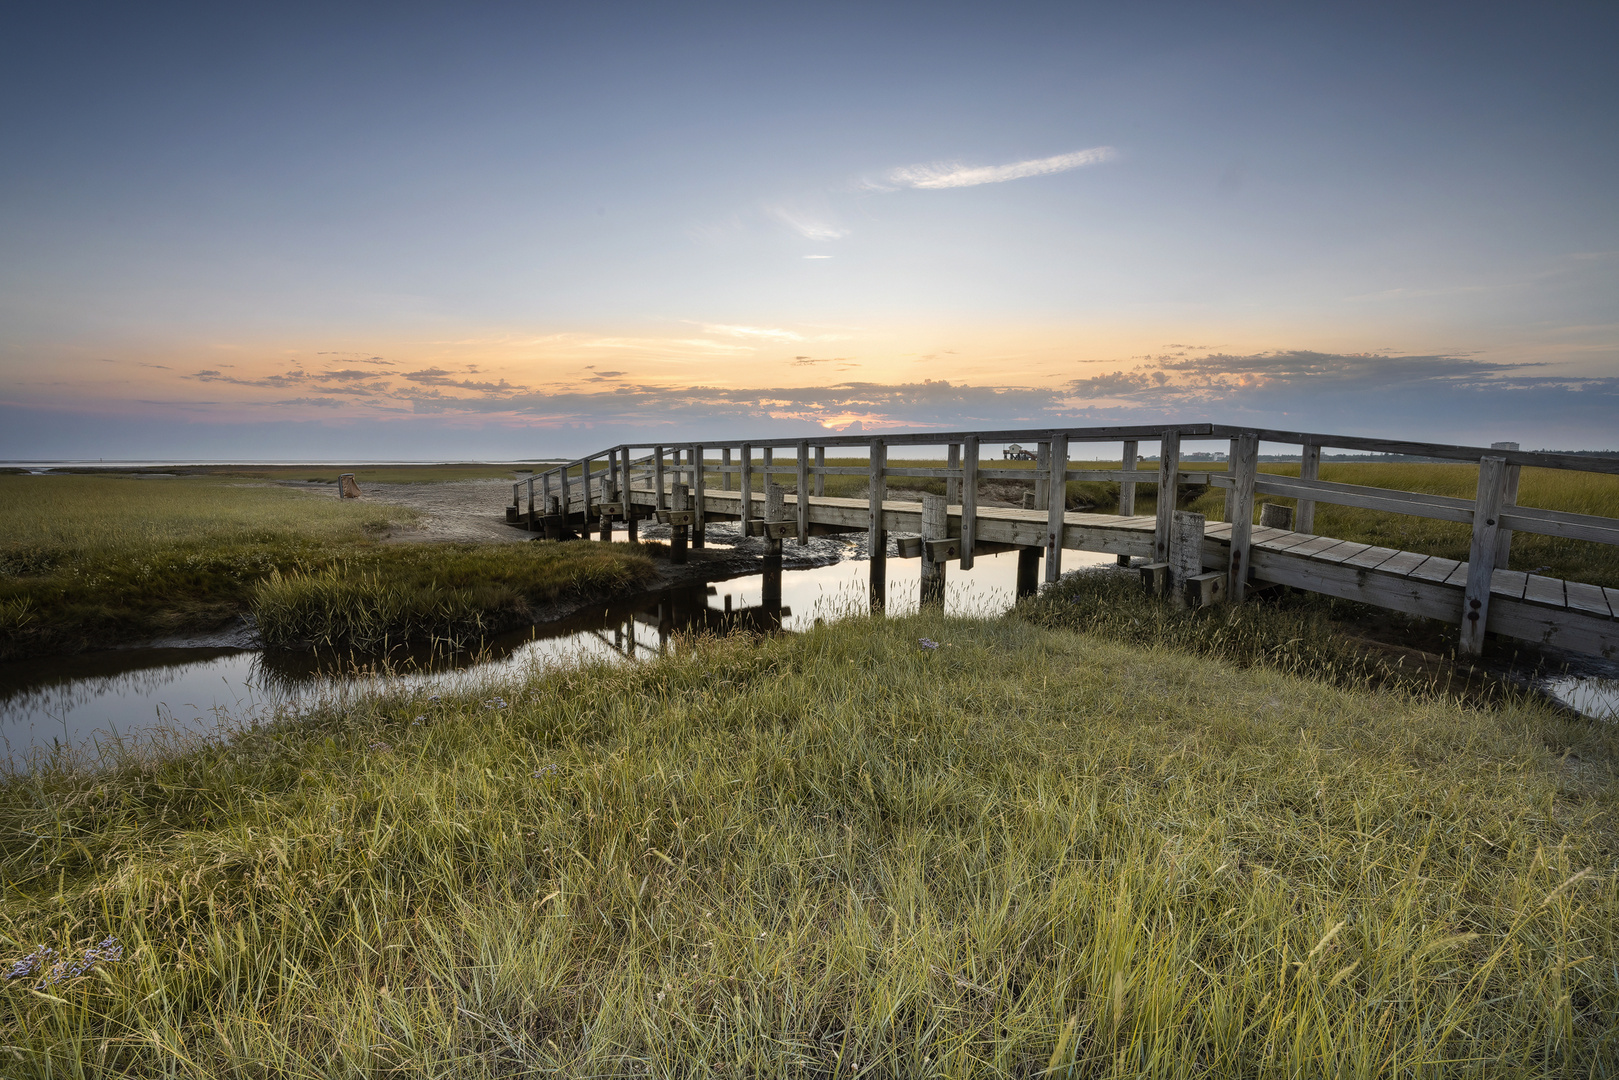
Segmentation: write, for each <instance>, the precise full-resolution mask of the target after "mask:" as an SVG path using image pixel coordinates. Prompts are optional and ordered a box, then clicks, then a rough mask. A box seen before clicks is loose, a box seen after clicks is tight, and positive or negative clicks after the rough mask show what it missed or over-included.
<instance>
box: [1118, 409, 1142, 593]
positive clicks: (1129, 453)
mask: <svg viewBox="0 0 1619 1080" xmlns="http://www.w3.org/2000/svg"><path fill="white" fill-rule="evenodd" d="M1140 449H1141V444H1140V443H1138V442H1137V441H1136V440H1135V439H1130V440H1128V441H1126V442H1125V444H1124V460H1123V461H1121V462H1120V463H1119V468H1120V470H1121V471H1123V472H1126V473H1133V472H1135V471H1136V454H1137V453H1138V452H1139V451H1140ZM1135 514H1136V482H1135V481H1134V480H1120V481H1119V516H1120V517H1135ZM1118 563H1119V565H1120V566H1129V565H1130V556H1128V555H1120V556H1119V558H1118Z"/></svg>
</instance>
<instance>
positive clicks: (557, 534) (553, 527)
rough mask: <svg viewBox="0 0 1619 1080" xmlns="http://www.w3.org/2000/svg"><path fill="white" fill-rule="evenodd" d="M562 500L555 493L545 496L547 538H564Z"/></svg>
mask: <svg viewBox="0 0 1619 1080" xmlns="http://www.w3.org/2000/svg"><path fill="white" fill-rule="evenodd" d="M561 519H562V501H561V500H560V499H558V498H557V497H556V496H555V495H547V496H546V497H545V538H546V539H547V540H560V539H562V529H563V526H562V524H561Z"/></svg>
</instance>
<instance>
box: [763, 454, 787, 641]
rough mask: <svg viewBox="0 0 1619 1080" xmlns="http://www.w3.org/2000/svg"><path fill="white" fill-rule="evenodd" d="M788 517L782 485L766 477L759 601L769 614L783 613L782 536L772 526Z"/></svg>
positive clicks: (778, 615) (767, 475) (778, 614)
mask: <svg viewBox="0 0 1619 1080" xmlns="http://www.w3.org/2000/svg"><path fill="white" fill-rule="evenodd" d="M786 518H787V499H786V496H785V495H784V493H783V491H782V488H781V485H780V484H776V483H773V482H772V481H771V480H770V479H769V474H766V479H765V520H764V524H765V559H764V578H763V581H762V582H761V583H760V588H759V603H760V606H761V607H763V608H764V609H765V611H766V614H767V615H768V613H769V612H772V611H774V612H776V614H777V617H778V618H779V617H780V613H781V537H779V536H774V535H772V532H773V530H772V529H771V528H770V526H772V525H775V524H779V523H781V522H783V521H785V520H786Z"/></svg>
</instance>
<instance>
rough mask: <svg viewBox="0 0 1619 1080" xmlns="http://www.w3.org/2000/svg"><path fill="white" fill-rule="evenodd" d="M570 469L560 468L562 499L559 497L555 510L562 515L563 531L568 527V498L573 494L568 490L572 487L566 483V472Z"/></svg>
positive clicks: (569, 467)
mask: <svg viewBox="0 0 1619 1080" xmlns="http://www.w3.org/2000/svg"><path fill="white" fill-rule="evenodd" d="M572 468H573V466H572V465H564V466H562V485H561V487H562V497H561V500H560V501H559V503H558V506H557V509H558V512H559V513H560V514H561V515H562V528H563V529H564V530H566V529H567V527H568V514H569V513H570V512H571V507H570V504H571V502H572V500H571V498H570V496H571V495H572V494H573V492H572V491H571V490H570V488H571V487H572V485H571V484H570V483H569V482H568V472H569V471H570V470H571V469H572Z"/></svg>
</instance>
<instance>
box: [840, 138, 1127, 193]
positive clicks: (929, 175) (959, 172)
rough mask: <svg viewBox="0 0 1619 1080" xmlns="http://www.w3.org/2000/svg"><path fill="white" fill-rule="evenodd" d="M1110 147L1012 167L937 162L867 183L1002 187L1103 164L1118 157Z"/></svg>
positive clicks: (890, 187) (895, 171) (905, 168)
mask: <svg viewBox="0 0 1619 1080" xmlns="http://www.w3.org/2000/svg"><path fill="white" fill-rule="evenodd" d="M1118 156H1119V154H1118V151H1117V150H1115V149H1113V147H1111V146H1093V147H1091V148H1090V149H1088V150H1075V151H1074V152H1073V153H1071V154H1057V155H1056V156H1055V157H1048V158H1033V159H1031V160H1029V161H1014V162H1012V163H1011V164H1010V165H963V164H962V163H960V162H959V161H936V162H932V163H930V164H926V165H906V166H903V167H901V168H898V169H892V170H890V171H889V173H888V175H887V176H886V178H885V179H886V180H887V183H886V184H883V183H875V184H873V183H869V182H868V183H867V185H866V186H867V187H870V188H875V189H878V190H888V191H892V190H894V189H896V188H924V189H936V188H958V187H977V186H978V185H980V184H1001V183H1005V182H1006V181H1008V180H1022V179H1025V178H1027V177H1030V176H1050V175H1051V174H1052V173H1062V172H1068V171H1069V170H1071V169H1080V168H1084V167H1085V166H1087V165H1100V164H1102V163H1103V162H1106V161H1112V160H1113V159H1114V158H1116V157H1118Z"/></svg>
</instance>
